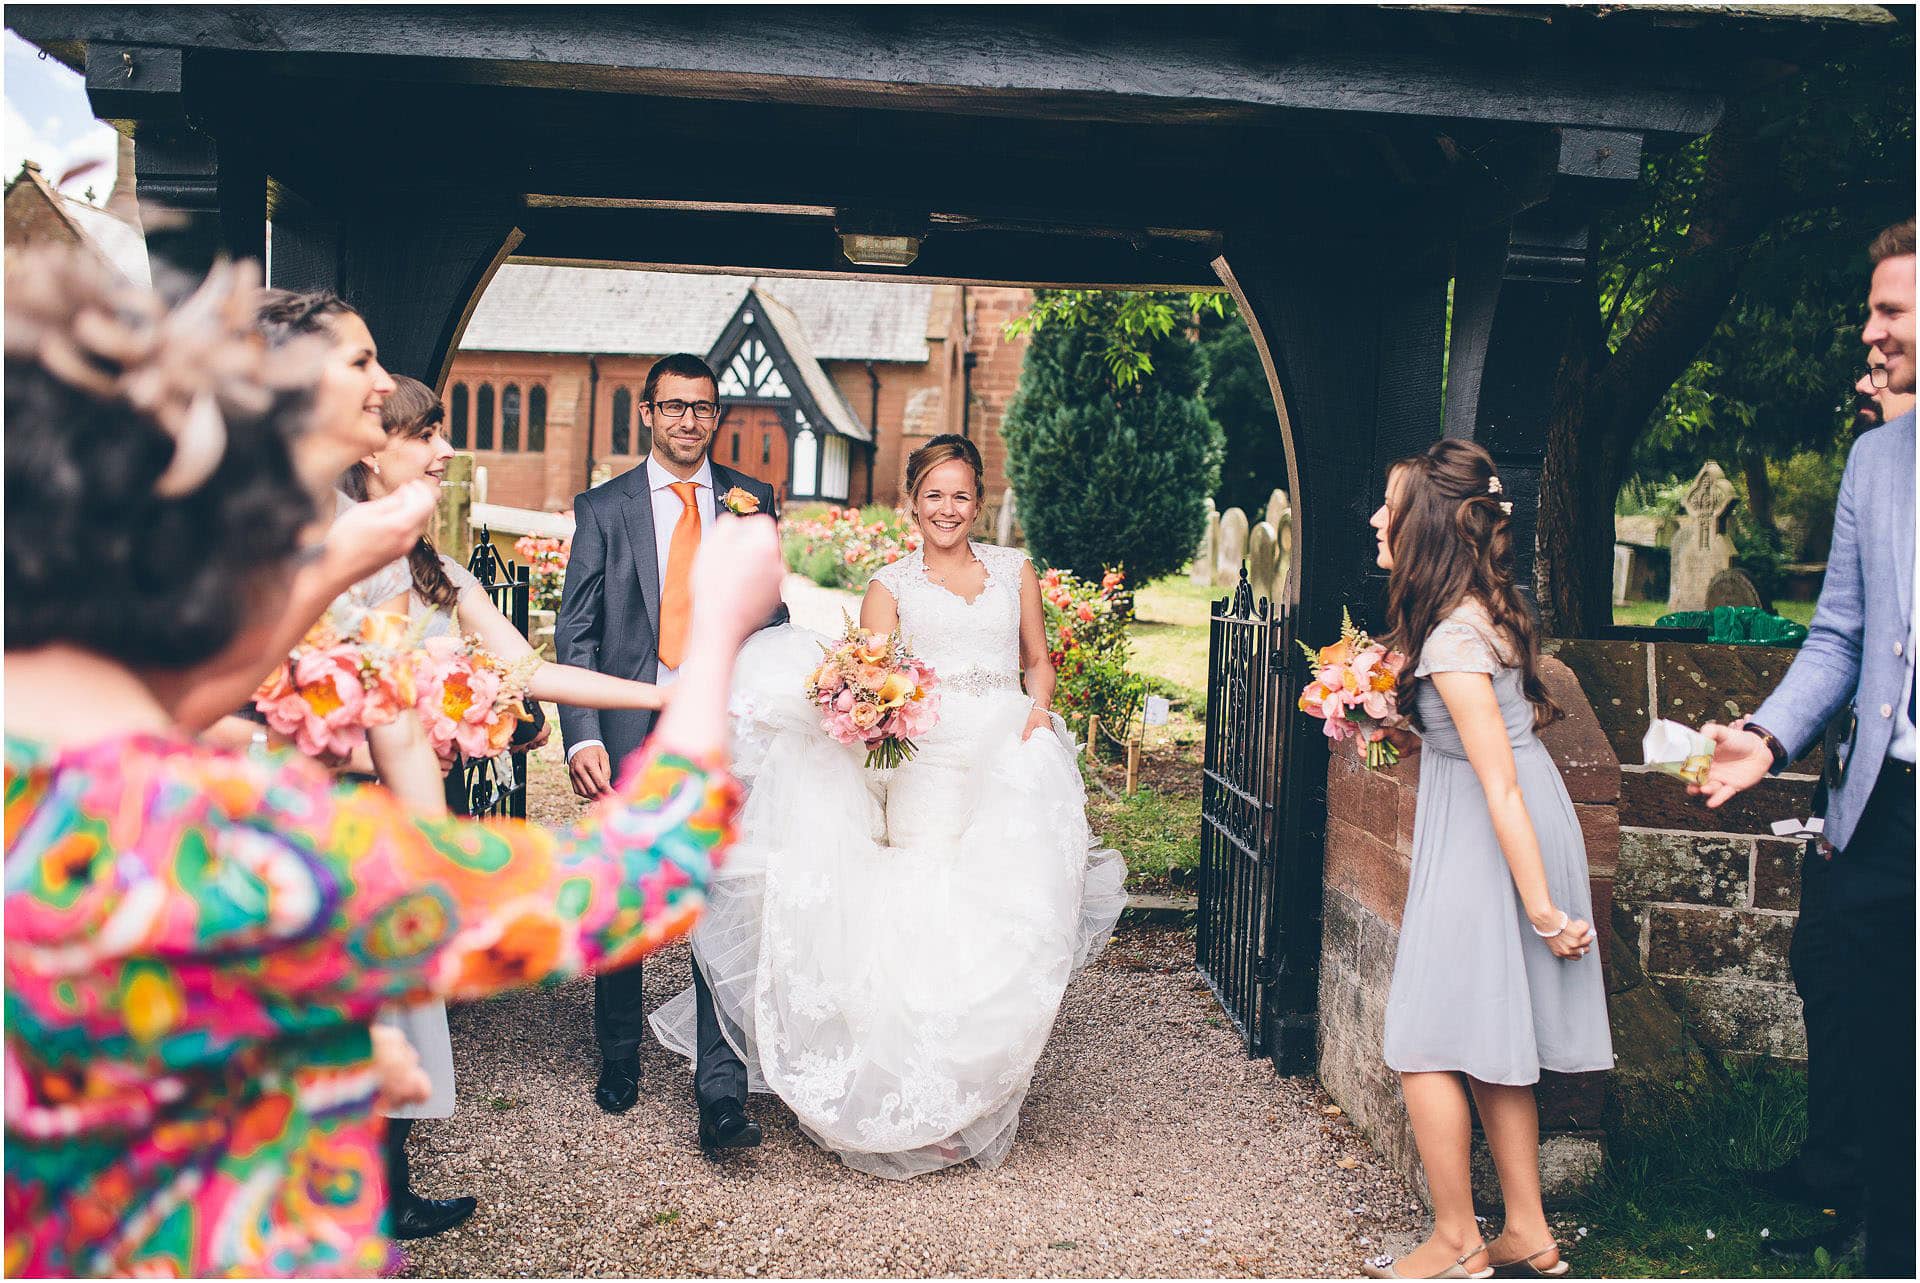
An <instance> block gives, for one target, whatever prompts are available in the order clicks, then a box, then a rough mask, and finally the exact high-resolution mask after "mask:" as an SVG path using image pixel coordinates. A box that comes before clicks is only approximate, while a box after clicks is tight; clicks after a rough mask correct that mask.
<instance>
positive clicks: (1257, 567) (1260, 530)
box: [1247, 521, 1280, 601]
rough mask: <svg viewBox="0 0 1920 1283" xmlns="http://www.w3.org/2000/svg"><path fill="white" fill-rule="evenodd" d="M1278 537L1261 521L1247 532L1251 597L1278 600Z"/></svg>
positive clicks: (1271, 528) (1248, 574) (1270, 527)
mask: <svg viewBox="0 0 1920 1283" xmlns="http://www.w3.org/2000/svg"><path fill="white" fill-rule="evenodd" d="M1279 573H1280V537H1279V536H1278V535H1276V534H1275V533H1274V531H1273V527H1272V526H1270V525H1268V524H1267V523H1266V522H1264V521H1262V522H1261V523H1260V524H1258V525H1256V526H1255V527H1254V528H1253V529H1252V530H1251V531H1249V532H1248V533H1247V582H1248V583H1250V584H1251V585H1252V586H1253V599H1254V600H1255V601H1259V600H1260V599H1261V598H1262V597H1265V598H1266V599H1267V600H1268V601H1278V600H1280V594H1279V591H1278V583H1279V580H1278V576H1279Z"/></svg>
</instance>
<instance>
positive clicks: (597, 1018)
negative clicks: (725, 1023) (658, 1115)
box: [593, 962, 747, 1110]
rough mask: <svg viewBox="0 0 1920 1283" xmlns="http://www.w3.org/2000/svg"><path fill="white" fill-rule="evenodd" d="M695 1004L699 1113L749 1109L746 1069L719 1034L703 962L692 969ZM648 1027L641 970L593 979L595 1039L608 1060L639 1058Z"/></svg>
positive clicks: (625, 969)
mask: <svg viewBox="0 0 1920 1283" xmlns="http://www.w3.org/2000/svg"><path fill="white" fill-rule="evenodd" d="M693 1000H694V1012H695V1017H696V1020H697V1027H696V1034H697V1037H698V1039H699V1046H698V1047H697V1048H696V1049H695V1051H696V1056H695V1060H694V1066H693V1098H694V1100H696V1101H698V1102H699V1105H700V1108H701V1109H703V1110H705V1109H711V1108H713V1107H714V1106H715V1105H718V1104H719V1103H720V1102H722V1101H729V1100H730V1101H732V1102H734V1103H735V1104H737V1105H743V1106H744V1105H745V1104H746V1103H747V1067H746V1065H745V1064H744V1063H743V1062H742V1061H741V1059H740V1057H739V1055H738V1054H737V1053H736V1052H735V1051H734V1050H733V1046H732V1044H731V1043H729V1042H728V1041H727V1039H726V1035H724V1034H722V1033H721V1032H720V1020H719V1017H717V1016H716V1015H715V1014H714V1009H713V992H712V991H711V990H710V989H708V988H707V978H706V976H704V975H703V974H701V971H700V965H699V963H698V962H696V963H695V964H694V967H693ZM645 1027H646V1019H645V1017H644V1016H643V1015H642V1012H641V997H640V964H638V963H635V964H634V965H633V966H631V967H622V968H621V969H620V970H618V971H609V972H606V973H604V974H600V975H596V976H594V978H593V1035H594V1039H595V1041H597V1042H598V1043H599V1044H600V1056H601V1058H602V1059H604V1060H625V1059H628V1058H630V1057H633V1056H637V1055H639V1054H640V1031H641V1030H642V1029H644V1028H645Z"/></svg>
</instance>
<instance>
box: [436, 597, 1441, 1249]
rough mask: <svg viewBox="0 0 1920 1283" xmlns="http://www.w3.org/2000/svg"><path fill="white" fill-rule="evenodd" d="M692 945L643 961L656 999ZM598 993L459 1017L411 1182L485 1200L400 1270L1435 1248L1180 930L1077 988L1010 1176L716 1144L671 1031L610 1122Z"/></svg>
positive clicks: (765, 1119) (539, 802)
mask: <svg viewBox="0 0 1920 1283" xmlns="http://www.w3.org/2000/svg"><path fill="white" fill-rule="evenodd" d="M790 600H791V598H790ZM795 604H796V605H797V604H798V603H795ZM807 604H809V605H812V606H814V607H815V610H816V612H817V611H818V608H819V607H820V606H830V605H831V604H832V603H831V599H827V600H822V601H818V602H808V603H807ZM529 774H530V775H531V776H532V795H531V797H530V801H529V810H530V812H531V813H532V815H533V817H534V818H536V819H540V820H544V821H546V822H548V823H565V822H568V821H570V820H571V819H572V818H573V816H574V815H575V814H576V813H577V810H578V804H577V803H576V802H575V801H574V799H573V797H572V795H571V794H570V793H569V792H568V791H567V789H566V785H565V782H564V781H565V775H564V768H563V766H562V764H561V759H560V752H559V747H558V736H557V735H556V736H555V743H554V744H552V745H550V746H549V747H548V748H546V749H543V750H542V751H541V752H540V753H538V754H536V755H535V758H534V764H533V769H532V770H531V771H530V772H529ZM689 959H690V953H689V951H688V949H687V947H686V946H685V945H684V944H680V945H675V946H673V947H671V948H669V949H667V950H665V951H663V952H662V953H660V954H658V955H656V956H655V957H653V958H650V959H649V960H648V961H647V963H646V968H647V986H646V990H647V1004H648V1007H649V1009H651V1008H652V1007H653V1006H654V1005H656V1004H658V1003H660V1002H664V1001H666V1000H667V999H668V998H671V997H672V996H673V995H674V994H676V993H678V992H679V991H680V990H681V989H682V988H683V987H684V986H685V985H687V984H688V983H689V982H690V980H689V971H688V967H689ZM591 1000H592V991H591V982H590V981H587V980H584V979H582V980H576V981H574V982H572V983H570V984H567V985H565V986H562V987H561V988H558V989H555V990H550V991H545V992H532V993H521V994H515V995H512V996H509V997H505V998H500V999H495V1000H493V1001H491V1002H485V1003H476V1004H472V1005H469V1006H464V1007H457V1008H455V1009H454V1011H453V1012H452V1018H451V1023H452V1029H453V1048H454V1060H455V1062H456V1065H457V1067H458V1070H459V1077H460V1088H459V1092H460V1104H459V1109H458V1111H457V1112H456V1113H455V1115H454V1117H452V1118H451V1119H448V1120H446V1121H444V1122H427V1123H422V1124H420V1125H419V1126H418V1127H417V1128H416V1130H415V1132H414V1137H415V1139H414V1146H413V1154H414V1183H415V1186H416V1188H417V1189H419V1190H420V1191H421V1192H422V1193H424V1194H427V1195H429V1196H434V1195H439V1196H444V1195H451V1194H474V1195H476V1196H478V1197H479V1199H480V1211H479V1214H478V1215H476V1216H475V1217H474V1219H473V1220H472V1221H470V1222H468V1223H467V1225H465V1226H464V1227H462V1228H461V1229H459V1230H456V1231H454V1232H453V1233H450V1234H447V1235H443V1236H441V1237H439V1238H436V1239H429V1240H423V1241H420V1242H417V1243H413V1244H408V1245H406V1246H407V1266H406V1273H408V1274H409V1275H413V1276H416V1277H423V1278H425V1277H489V1276H510V1277H513V1276H517V1277H562V1278H564V1277H576V1276H609V1275H611V1276H633V1275H650V1276H667V1277H685V1276H696V1275H714V1276H722V1277H738V1276H742V1275H745V1276H761V1277H830V1276H854V1277H873V1276H884V1275H893V1276H912V1277H927V1276H951V1275H961V1276H970V1277H980V1276H987V1277H993V1276H999V1277H1034V1276H1041V1277H1045V1276H1075V1277H1108V1276H1121V1277H1135V1278H1139V1277H1194V1276H1210V1275H1234V1276H1249V1275H1268V1276H1295V1277H1298V1276H1325V1275H1332V1276H1335V1277H1351V1276H1353V1275H1354V1274H1356V1273H1357V1272H1358V1270H1357V1266H1358V1264H1359V1261H1360V1260H1361V1258H1362V1257H1365V1256H1368V1255H1371V1254H1373V1253H1374V1252H1377V1251H1379V1250H1381V1244H1382V1243H1383V1242H1384V1243H1386V1244H1387V1245H1388V1246H1389V1248H1390V1249H1393V1248H1400V1247H1403V1246H1406V1245H1410V1244H1411V1243H1412V1242H1414V1241H1417V1238H1418V1233H1417V1232H1416V1231H1417V1227H1418V1226H1419V1224H1420V1223H1421V1221H1422V1217H1421V1215H1420V1213H1419V1212H1418V1211H1417V1209H1416V1206H1415V1202H1414V1199H1413V1196H1412V1195H1411V1193H1410V1192H1409V1191H1408V1189H1407V1187H1406V1185H1405V1184H1404V1182H1402V1181H1401V1179H1400V1178H1399V1177H1398V1176H1396V1175H1395V1174H1393V1173H1392V1172H1390V1171H1389V1170H1387V1168H1386V1166H1385V1164H1384V1163H1382V1162H1381V1160H1380V1159H1379V1157H1378V1156H1377V1155H1375V1154H1374V1152H1373V1151H1372V1150H1371V1148H1369V1147H1368V1145H1367V1143H1366V1141H1365V1140H1364V1139H1363V1138H1362V1137H1361V1136H1360V1135H1359V1133H1358V1132H1356V1131H1355V1130H1354V1129H1353V1128H1352V1127H1351V1126H1350V1125H1348V1123H1347V1121H1346V1120H1345V1119H1344V1118H1343V1117H1339V1116H1338V1115H1337V1114H1331V1115H1330V1114H1328V1113H1327V1112H1326V1110H1327V1108H1328V1104H1329V1102H1328V1100H1327V1097H1326V1096H1325V1095H1324V1093H1322V1092H1321V1091H1320V1088H1319V1084H1318V1083H1317V1082H1315V1081H1314V1080H1313V1079H1311V1078H1280V1077H1277V1076H1276V1075H1275V1074H1274V1072H1273V1067H1272V1065H1271V1063H1270V1062H1268V1061H1265V1060H1248V1059H1247V1057H1246V1055H1245V1054H1244V1052H1243V1050H1242V1047H1241V1044H1240V1041H1239V1038H1238V1036H1237V1035H1236V1034H1235V1033H1234V1032H1233V1029H1232V1027H1231V1026H1230V1025H1229V1024H1228V1023H1227V1021H1226V1020H1225V1018H1224V1017H1223V1016H1222V1015H1221V1013H1220V1010H1219V1008H1218V1006H1217V1005H1216V1004H1215V1003H1214V1001H1213V998H1212V995H1211V994H1209V993H1208V992H1207V989H1206V986H1205V984H1204V983H1203V982H1202V981H1201V980H1200V977H1199V976H1198V974H1197V973H1196V972H1195V971H1194V967H1193V942H1192V938H1191V937H1190V936H1189V935H1188V934H1186V933H1185V932H1180V931H1163V930H1144V929H1143V930H1130V931H1126V932H1123V933H1122V934H1121V935H1120V936H1119V937H1118V938H1117V940H1116V941H1115V943H1114V944H1113V945H1112V946H1111V947H1110V948H1109V949H1108V950H1107V953H1106V955H1105V956H1104V957H1103V958H1102V959H1101V960H1100V962H1099V963H1097V964H1096V965H1095V966H1093V967H1092V968H1090V969H1089V970H1088V971H1086V972H1085V973H1084V974H1082V975H1081V976H1079V977H1078V978H1077V979H1076V980H1075V981H1074V983H1073V984H1072V986H1071V987H1070V988H1069V989H1068V991H1067V996H1066V1000H1065V1002H1064V1004H1063V1005H1062V1008H1061V1012H1060V1018H1059V1021H1058V1023H1057V1024H1056V1025H1055V1027H1054V1032H1053V1039H1052V1041H1051V1043H1050V1044H1049V1045H1048V1048H1047V1051H1046V1053H1045V1054H1044V1055H1043V1056H1042V1057H1041V1060H1040V1065H1039V1069H1038V1071H1037V1073H1036V1075H1035V1078H1034V1085H1033V1091H1032V1094H1031V1095H1030V1096H1029V1097H1028V1098H1027V1105H1026V1109H1025V1111H1024V1113H1023V1115H1022V1118H1021V1123H1020V1136H1019V1139H1018V1140H1017V1141H1016V1142H1015V1144H1014V1147H1013V1152H1012V1154H1011V1155H1010V1156H1009V1157H1008V1159H1007V1161H1006V1163H1005V1164H1004V1165H1003V1166H1001V1167H1000V1168H999V1169H998V1170H996V1171H992V1172H987V1171H982V1170H980V1169H978V1168H976V1167H973V1166H971V1165H968V1166H965V1167H959V1168H949V1169H947V1170H945V1171H942V1172H938V1173H935V1174H933V1175H930V1176H924V1177H921V1178H919V1179H917V1180H912V1181H906V1182H893V1181H883V1180H878V1179H875V1178H873V1177H869V1176H864V1175H862V1174H860V1173H858V1172H855V1171H852V1170H850V1169H848V1168H846V1167H844V1166H842V1165H841V1164H840V1163H839V1161H838V1160H837V1159H835V1158H833V1157H832V1156H831V1155H828V1154H826V1153H824V1152H822V1151H821V1150H819V1149H817V1148H815V1147H814V1146H813V1145H812V1144H811V1143H810V1142H808V1141H807V1140H806V1138H805V1137H803V1136H802V1135H801V1134H800V1132H799V1130H798V1128H797V1127H796V1126H795V1125H794V1122H793V1118H792V1115H791V1114H789V1113H788V1112H787V1111H786V1109H785V1108H784V1107H783V1106H782V1105H781V1104H780V1103H779V1101H778V1100H777V1099H774V1098H772V1097H766V1096H756V1097H754V1098H753V1100H752V1101H751V1102H750V1103H749V1110H750V1112H751V1113H752V1114H753V1115H754V1117H756V1118H757V1119H759V1120H760V1122H761V1125H762V1126H763V1127H764V1128H765V1129H766V1141H765V1143H764V1144H763V1145H762V1146H761V1147H760V1148H759V1149H758V1150H754V1151H750V1152H745V1153H741V1154H738V1155H733V1156H729V1157H727V1158H726V1159H724V1160H720V1161H714V1160H709V1159H706V1158H704V1157H702V1156H701V1154H700V1152H699V1149H698V1148H697V1146H696V1145H695V1143H694V1128H695V1124H696V1115H695V1110H694V1104H693V1097H692V1080H691V1075H690V1074H689V1072H688V1069H687V1066H686V1064H685V1062H684V1061H681V1060H679V1059H677V1058H676V1057H673V1056H671V1055H669V1054H668V1053H667V1052H666V1051H664V1050H662V1049H661V1048H660V1047H659V1046H658V1045H657V1044H656V1043H654V1042H653V1041H652V1040H651V1039H649V1040H648V1041H647V1042H646V1043H644V1044H643V1045H642V1049H641V1067H642V1081H641V1096H640V1103H639V1104H638V1105H637V1106H635V1108H634V1109H633V1110H632V1112H630V1113H628V1114H625V1115H621V1116H618V1117H612V1116H608V1115H605V1114H602V1113H601V1112H600V1110H599V1109H598V1108H597V1107H595V1105H594V1104H593V1101H592V1098H591V1097H592V1091H593V1082H594V1077H595V1075H596V1073H597V1072H598V1068H599V1060H598V1056H597V1054H596V1052H595V1050H594V1047H593V1039H592V1030H591V1019H590V1009H591ZM1343 1163H1346V1164H1350V1165H1349V1166H1342V1165H1341V1164H1343Z"/></svg>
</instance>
